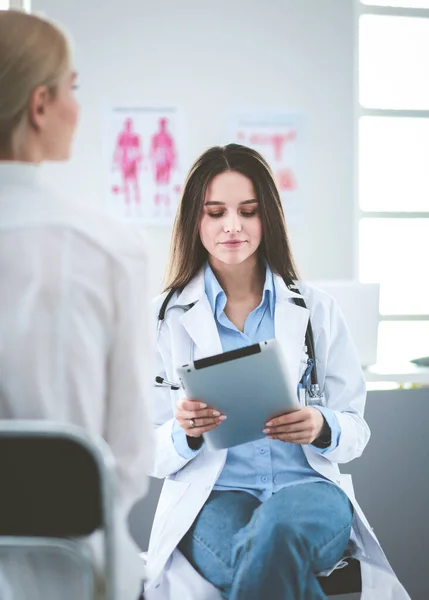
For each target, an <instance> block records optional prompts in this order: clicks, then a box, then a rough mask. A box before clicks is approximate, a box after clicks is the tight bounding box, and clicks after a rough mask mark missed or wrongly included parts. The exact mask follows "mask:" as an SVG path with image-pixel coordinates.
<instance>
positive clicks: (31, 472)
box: [0, 420, 115, 600]
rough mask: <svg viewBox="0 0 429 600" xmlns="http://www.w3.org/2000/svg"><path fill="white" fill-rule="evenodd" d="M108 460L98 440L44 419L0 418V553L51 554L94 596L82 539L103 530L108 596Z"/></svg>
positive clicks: (107, 592)
mask: <svg viewBox="0 0 429 600" xmlns="http://www.w3.org/2000/svg"><path fill="white" fill-rule="evenodd" d="M113 473H114V460H113V457H112V454H111V452H110V449H109V447H108V446H107V444H106V443H105V442H104V440H102V439H99V438H89V437H88V436H87V435H86V433H85V432H84V431H83V430H81V429H80V428H79V427H76V426H73V425H66V424H62V423H61V424H59V423H53V422H48V421H35V420H31V421H19V420H16V421H15V420H0V482H1V493H0V551H1V550H3V549H6V550H7V551H8V555H10V553H12V552H13V553H15V554H16V555H17V556H18V560H19V553H20V552H21V553H23V552H24V553H25V552H27V553H28V552H29V551H30V552H33V551H34V552H36V551H37V552H40V553H42V552H47V551H55V552H56V553H59V554H61V555H62V557H63V558H64V560H69V561H71V563H70V564H73V567H74V568H76V566H77V567H78V568H79V572H80V573H81V574H82V582H83V586H84V589H85V593H86V595H85V598H80V599H79V600H87V599H88V600H94V597H95V596H94V594H95V576H94V564H93V560H94V559H93V556H92V553H91V552H90V551H89V548H88V546H87V545H86V544H85V543H84V542H83V539H84V538H85V537H87V536H89V535H91V534H92V533H94V532H96V531H99V530H102V531H103V533H104V571H103V573H102V578H103V583H104V596H103V597H104V598H105V599H106V600H114V599H115V560H114V539H113V537H114V536H113V510H112V504H111V503H112V498H113V484H114V475H113Z"/></svg>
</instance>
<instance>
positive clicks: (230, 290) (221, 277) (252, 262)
mask: <svg viewBox="0 0 429 600" xmlns="http://www.w3.org/2000/svg"><path fill="white" fill-rule="evenodd" d="M209 263H210V266H211V268H212V269H213V272H214V274H215V275H216V278H217V280H218V281H219V283H220V285H221V287H222V289H223V290H224V292H225V294H226V297H227V298H228V300H232V301H240V300H243V299H247V298H249V296H262V290H263V289H264V283H265V268H264V267H263V265H262V264H261V263H260V261H259V260H258V257H257V256H256V255H253V256H251V257H249V258H248V259H247V260H246V261H244V262H243V263H241V264H240V265H226V264H225V263H221V262H219V261H216V260H212V259H209Z"/></svg>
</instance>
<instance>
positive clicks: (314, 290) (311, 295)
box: [297, 281, 336, 311]
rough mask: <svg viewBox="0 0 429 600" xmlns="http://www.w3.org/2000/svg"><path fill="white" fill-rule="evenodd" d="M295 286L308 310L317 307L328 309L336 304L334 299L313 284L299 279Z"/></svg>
mask: <svg viewBox="0 0 429 600" xmlns="http://www.w3.org/2000/svg"><path fill="white" fill-rule="evenodd" d="M297 286H298V289H299V291H300V293H301V294H302V296H303V298H304V300H305V303H306V304H307V307H308V308H309V309H310V310H314V309H316V308H319V309H324V310H329V311H330V310H332V307H333V306H335V305H336V301H335V299H334V298H333V297H332V296H331V295H330V294H328V293H327V292H325V291H323V290H321V289H319V288H318V287H315V286H314V285H310V284H309V283H306V282H305V281H299V282H298V283H297Z"/></svg>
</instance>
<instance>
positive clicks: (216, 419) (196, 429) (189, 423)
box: [175, 398, 226, 438]
mask: <svg viewBox="0 0 429 600" xmlns="http://www.w3.org/2000/svg"><path fill="white" fill-rule="evenodd" d="M175 417H176V419H177V421H178V422H179V425H180V427H181V428H182V429H183V431H184V432H185V433H186V435H189V436H190V437H195V438H198V437H200V436H201V435H202V434H203V433H206V432H207V431H211V430H212V429H215V428H216V427H217V426H218V425H220V423H222V421H224V420H225V419H226V415H223V414H222V413H221V412H220V411H218V410H216V408H213V407H212V408H210V407H208V406H207V404H204V403H203V402H198V400H188V399H187V398H182V399H181V400H179V402H178V403H177V409H176V414H175Z"/></svg>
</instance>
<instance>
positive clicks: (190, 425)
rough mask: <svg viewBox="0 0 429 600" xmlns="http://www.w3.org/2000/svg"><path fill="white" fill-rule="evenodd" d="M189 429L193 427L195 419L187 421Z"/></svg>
mask: <svg viewBox="0 0 429 600" xmlns="http://www.w3.org/2000/svg"><path fill="white" fill-rule="evenodd" d="M189 427H190V428H191V429H192V428H193V427H195V419H189Z"/></svg>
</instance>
